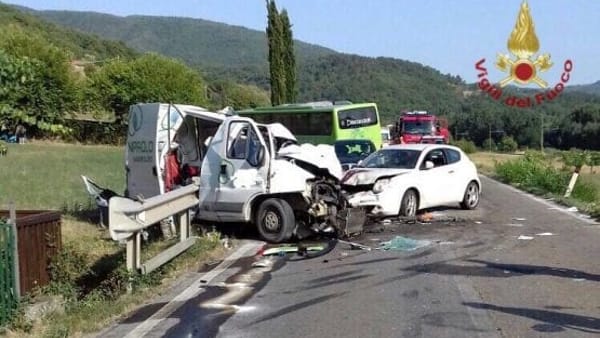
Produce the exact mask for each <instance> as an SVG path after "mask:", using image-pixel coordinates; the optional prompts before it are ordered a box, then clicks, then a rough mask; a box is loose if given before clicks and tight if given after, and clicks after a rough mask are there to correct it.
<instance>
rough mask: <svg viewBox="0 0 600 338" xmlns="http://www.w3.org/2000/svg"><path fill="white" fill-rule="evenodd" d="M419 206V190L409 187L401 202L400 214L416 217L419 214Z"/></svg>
mask: <svg viewBox="0 0 600 338" xmlns="http://www.w3.org/2000/svg"><path fill="white" fill-rule="evenodd" d="M418 208H419V197H418V196H417V192H416V191H415V190H413V189H409V190H407V191H406V192H405V193H404V196H402V202H400V213H399V214H400V216H404V217H414V216H416V215H417V210H418Z"/></svg>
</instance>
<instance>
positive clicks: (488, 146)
mask: <svg viewBox="0 0 600 338" xmlns="http://www.w3.org/2000/svg"><path fill="white" fill-rule="evenodd" d="M483 149H484V150H491V151H496V150H498V145H497V144H496V142H494V140H493V139H491V138H487V139H485V141H483Z"/></svg>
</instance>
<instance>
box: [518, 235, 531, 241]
mask: <svg viewBox="0 0 600 338" xmlns="http://www.w3.org/2000/svg"><path fill="white" fill-rule="evenodd" d="M517 239H522V240H530V239H533V237H532V236H525V235H521V236H519V237H518V238H517Z"/></svg>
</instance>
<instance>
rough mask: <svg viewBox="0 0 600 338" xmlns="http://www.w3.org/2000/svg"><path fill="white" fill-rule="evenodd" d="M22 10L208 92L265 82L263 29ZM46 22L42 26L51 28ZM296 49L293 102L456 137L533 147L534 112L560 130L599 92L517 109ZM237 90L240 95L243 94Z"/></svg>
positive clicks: (453, 83) (399, 70) (468, 90)
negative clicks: (336, 104) (155, 56)
mask: <svg viewBox="0 0 600 338" xmlns="http://www.w3.org/2000/svg"><path fill="white" fill-rule="evenodd" d="M26 10H27V11H28V12H29V13H34V14H35V15H38V16H40V17H42V18H45V19H48V20H52V21H54V22H57V23H60V24H62V25H66V26H69V27H72V28H77V29H78V30H81V31H83V32H88V33H95V34H97V35H100V36H102V37H104V38H112V39H118V40H121V41H123V42H125V43H126V44H127V46H129V47H132V48H134V49H136V50H137V51H154V52H158V53H161V54H164V55H167V56H171V57H177V58H179V59H182V60H183V61H185V62H186V63H187V64H188V65H191V66H193V67H195V68H197V69H199V70H200V73H201V74H202V76H203V77H204V78H206V80H207V82H208V83H209V84H211V85H210V88H212V90H213V91H214V92H220V91H221V89H222V88H226V87H227V85H225V86H224V85H223V84H222V82H223V81H225V82H226V83H227V82H228V81H229V82H231V80H233V81H234V82H236V83H237V85H238V86H239V83H240V82H241V83H248V84H256V85H258V86H259V87H261V88H262V89H268V87H269V81H268V74H269V73H268V63H267V43H266V40H265V33H264V31H257V30H250V29H246V28H241V27H234V26H229V25H225V24H221V23H215V22H210V21H205V20H199V19H186V18H168V17H147V16H129V17H117V16H112V15H105V14H98V13H87V12H70V11H60V12H57V11H33V10H30V9H26ZM292 19H293V16H292ZM42 27H44V26H42ZM49 27H50V29H49V31H52V30H54V29H58V28H56V27H55V26H49ZM66 32H71V31H67V30H66ZM69 34H73V33H69ZM296 48H297V54H298V61H299V62H298V67H299V68H298V80H299V81H298V85H299V88H298V89H299V97H298V100H299V101H312V100H350V101H354V102H360V101H373V102H376V103H377V104H378V106H379V110H380V112H381V114H382V116H383V121H382V122H384V123H389V122H391V121H393V119H394V118H397V116H398V113H399V112H400V111H401V110H404V109H410V110H416V109H418V110H428V111H431V112H434V113H437V114H440V115H446V116H448V117H449V119H450V124H451V129H452V132H453V135H455V136H459V135H462V136H461V137H467V138H470V139H472V140H474V141H475V142H476V143H478V144H482V143H483V141H484V139H485V138H487V137H488V133H489V130H490V129H494V130H502V131H503V133H502V134H498V135H494V137H495V138H497V137H500V136H502V135H507V136H513V137H514V138H515V139H516V140H517V142H518V143H519V144H521V145H530V146H532V145H533V146H535V145H536V144H538V143H539V136H540V121H541V116H542V115H543V116H544V129H545V130H546V131H550V130H557V128H560V130H563V131H566V130H570V129H572V128H570V127H569V128H567V127H565V126H570V124H569V123H570V120H571V115H570V114H571V113H573V112H574V111H578V109H579V107H581V106H582V105H584V104H586V103H594V104H596V105H595V106H588V107H592V108H589V109H591V110H594V109H596V108H595V107H599V108H598V109H600V103H599V102H600V96H594V95H591V94H586V93H584V92H587V93H597V90H596V89H597V87H598V84H593V85H586V86H573V87H568V89H569V90H566V91H565V92H564V93H562V94H561V95H560V98H559V99H556V100H553V101H552V102H550V103H548V104H544V105H539V106H535V107H534V108H532V109H522V108H514V107H507V106H506V105H504V104H502V103H499V102H496V101H494V100H491V99H490V98H489V97H488V96H486V95H485V94H482V93H480V92H479V91H478V90H477V88H476V86H474V85H472V84H471V85H467V84H466V83H465V82H464V81H463V80H462V79H461V78H460V77H458V76H452V75H445V74H442V73H440V72H439V71H437V70H435V69H433V68H431V67H428V66H425V65H422V64H420V63H417V62H409V61H405V60H400V59H393V58H384V57H379V58H372V57H363V56H357V55H348V54H342V53H338V52H335V51H332V50H330V49H327V48H323V47H319V46H315V45H310V44H305V43H302V42H297V43H296ZM229 86H231V85H229ZM240 88H242V87H240ZM252 88H253V91H254V92H257V93H258V92H260V94H261V95H260V96H261V97H266V96H268V95H267V94H266V92H265V94H264V95H263V92H262V91H261V89H257V88H254V87H252ZM238 89H239V88H238ZM236 90H237V89H236ZM510 90H516V89H514V88H513V89H510V88H507V92H508V91H510ZM238 91H239V90H238ZM241 93H242V94H244V95H246V92H244V91H243V92H241ZM523 94H525V93H523ZM219 95H220V96H219V97H221V98H223V97H224V98H227V95H221V94H219ZM244 95H242V96H244ZM245 101H247V100H245ZM259 101H260V102H262V101H264V100H262V99H261V100H259ZM219 102H220V104H222V105H223V104H225V103H227V104H230V103H231V104H233V105H234V106H235V108H238V109H239V108H245V107H246V106H247V104H246V105H245V104H243V103H239V102H237V101H233V102H229V101H227V100H224V101H223V102H222V103H221V101H219ZM257 102H258V101H257ZM586 109H588V108H586ZM594 121H595V120H594ZM594 123H596V122H594ZM588 129H589V128H588ZM594 130H596V129H594ZM598 130H600V129H598ZM594 133H596V131H594ZM598 133H600V131H598ZM594 135H596V134H594ZM565 137H566V134H565ZM561 146H571V144H568V145H567V144H563V145H561Z"/></svg>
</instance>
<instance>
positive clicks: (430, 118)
mask: <svg viewBox="0 0 600 338" xmlns="http://www.w3.org/2000/svg"><path fill="white" fill-rule="evenodd" d="M391 134H392V135H391V136H392V140H391V144H401V143H443V144H447V143H449V141H450V132H449V131H448V121H447V120H446V119H445V118H440V117H438V116H436V115H434V114H431V113H428V112H426V111H405V112H402V114H401V115H400V118H399V119H398V121H397V122H396V124H395V125H394V126H393V128H392V131H391Z"/></svg>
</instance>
